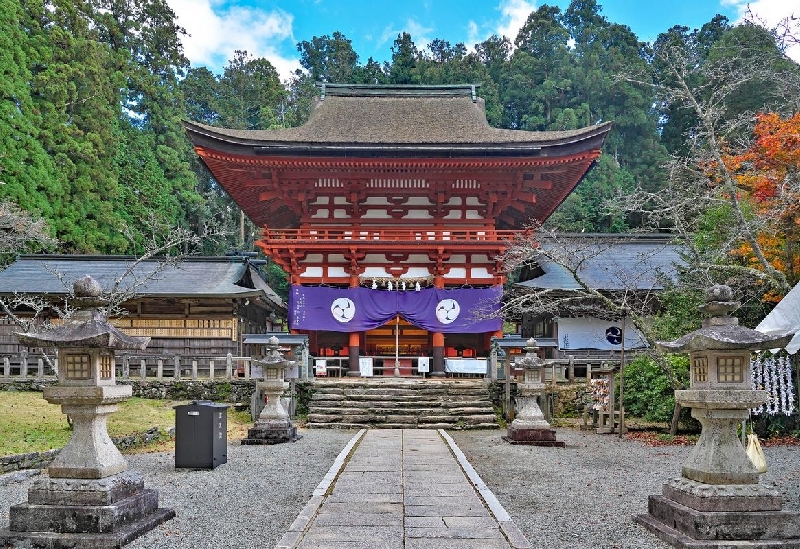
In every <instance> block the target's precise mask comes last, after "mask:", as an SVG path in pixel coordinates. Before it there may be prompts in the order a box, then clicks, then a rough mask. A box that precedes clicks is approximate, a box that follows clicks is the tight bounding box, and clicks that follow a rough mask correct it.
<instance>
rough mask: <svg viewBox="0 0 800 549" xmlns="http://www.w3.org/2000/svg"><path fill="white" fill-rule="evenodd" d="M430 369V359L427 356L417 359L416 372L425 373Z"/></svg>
mask: <svg viewBox="0 0 800 549" xmlns="http://www.w3.org/2000/svg"><path fill="white" fill-rule="evenodd" d="M430 371H431V359H430V357H427V356H421V357H419V358H418V359H417V372H420V373H426V372H430Z"/></svg>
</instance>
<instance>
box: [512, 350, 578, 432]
mask: <svg viewBox="0 0 800 549" xmlns="http://www.w3.org/2000/svg"><path fill="white" fill-rule="evenodd" d="M527 344H528V345H527V346H526V347H525V350H526V351H527V353H526V354H525V356H524V357H523V358H521V359H519V360H517V361H516V364H517V366H522V368H523V380H522V382H521V383H519V384H517V407H518V408H519V411H518V412H517V416H516V417H515V418H514V421H512V422H511V426H510V427H509V428H508V434H507V435H506V436H504V437H503V440H505V441H506V442H510V443H511V444H528V445H533V446H559V447H563V446H564V443H563V442H561V441H557V440H556V432H555V431H554V430H553V429H551V428H550V424H549V423H548V422H547V421H546V420H545V419H544V414H543V413H542V409H541V408H540V407H539V397H540V396H542V395H544V392H545V384H544V380H543V379H542V378H543V377H544V361H543V360H542V359H541V358H539V355H538V354H537V353H536V350H537V349H538V347H537V346H536V340H535V339H533V338H531V339H529V340H528V341H527Z"/></svg>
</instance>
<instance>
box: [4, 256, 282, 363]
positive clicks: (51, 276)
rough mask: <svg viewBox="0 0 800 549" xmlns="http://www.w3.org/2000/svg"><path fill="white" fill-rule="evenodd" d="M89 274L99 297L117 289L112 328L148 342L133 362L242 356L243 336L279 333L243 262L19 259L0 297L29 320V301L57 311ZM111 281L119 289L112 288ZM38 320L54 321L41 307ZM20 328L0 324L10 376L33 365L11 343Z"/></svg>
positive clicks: (277, 315)
mask: <svg viewBox="0 0 800 549" xmlns="http://www.w3.org/2000/svg"><path fill="white" fill-rule="evenodd" d="M86 274H90V275H91V276H92V277H93V278H94V279H95V280H97V281H98V282H99V283H100V285H101V286H102V287H103V289H104V290H105V291H106V292H110V291H111V290H112V289H113V288H114V287H115V285H116V286H117V292H116V293H117V299H120V300H122V302H121V303H120V304H119V307H120V309H122V310H123V311H125V313H126V314H124V315H120V316H117V317H115V318H113V319H112V320H111V322H112V323H113V324H115V325H116V326H117V327H118V328H119V329H120V330H122V331H123V332H124V333H126V334H127V335H130V336H136V337H141V336H148V337H150V338H151V340H150V344H149V345H148V346H147V349H146V350H145V351H143V352H141V353H139V355H141V356H139V358H145V357H147V358H153V360H148V367H150V366H153V365H154V364H155V362H154V361H155V359H156V358H159V357H161V358H165V359H167V360H170V361H171V360H172V358H173V357H174V356H180V357H182V358H184V359H185V360H192V359H196V360H201V361H202V360H205V361H206V363H207V361H208V359H209V357H220V356H225V355H227V354H228V353H230V354H231V355H233V356H240V355H242V354H243V351H244V347H243V337H242V336H243V335H244V334H248V333H260V332H267V331H271V330H279V329H281V327H282V324H283V322H284V321H285V318H286V312H287V309H286V304H285V303H284V302H283V300H282V299H281V298H280V296H278V295H277V294H276V293H275V292H274V291H273V290H272V288H270V287H269V286H268V285H267V284H266V282H264V281H263V280H262V279H261V277H260V276H259V274H258V272H257V267H256V266H255V265H253V264H251V263H250V261H249V259H248V258H247V257H243V256H225V257H186V258H185V259H182V260H181V261H179V262H177V263H171V264H167V263H165V262H164V261H162V260H161V259H159V258H153V259H147V260H143V261H137V260H136V258H134V257H131V256H91V255H21V256H19V257H18V258H17V260H16V261H15V262H14V263H12V264H11V265H9V266H8V268H6V269H5V270H3V271H2V272H0V296H3V298H4V299H6V300H7V302H9V303H11V304H15V303H17V305H18V307H17V309H16V311H15V312H16V314H17V315H18V316H20V317H28V318H30V317H32V316H33V309H31V307H29V306H26V305H25V300H24V299H20V300H17V299H16V298H17V297H19V296H21V297H25V296H29V297H32V298H41V299H43V300H44V301H45V303H47V302H50V303H54V304H56V305H59V306H63V304H64V301H65V300H66V299H68V298H69V297H70V295H71V291H72V284H73V282H74V281H75V280H76V279H78V278H80V277H83V276H85V275H86ZM117 281H119V283H118V284H117ZM39 318H41V319H42V320H45V319H49V320H54V321H57V320H56V319H57V315H56V314H55V313H54V312H53V311H52V309H50V308H49V307H44V309H43V310H42V311H41V314H40V315H39ZM19 331H20V327H19V326H17V325H16V324H14V323H13V322H12V321H11V319H9V318H8V317H7V316H3V317H0V359H2V358H5V357H7V358H9V359H10V360H11V362H12V365H13V366H14V367H15V368H16V367H17V366H18V364H19V363H20V355H21V353H23V352H24V353H25V354H26V355H27V356H28V357H30V358H31V359H32V360H35V358H36V355H37V353H38V350H36V349H26V348H25V347H24V346H23V345H21V344H20V343H19V341H18V339H17V337H16V335H15V333H16V332H19Z"/></svg>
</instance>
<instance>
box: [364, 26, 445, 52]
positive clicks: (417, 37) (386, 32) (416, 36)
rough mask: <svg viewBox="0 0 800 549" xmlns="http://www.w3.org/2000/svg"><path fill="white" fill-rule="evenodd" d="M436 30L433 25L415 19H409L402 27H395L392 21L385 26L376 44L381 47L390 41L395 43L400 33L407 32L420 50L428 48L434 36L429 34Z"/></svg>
mask: <svg viewBox="0 0 800 549" xmlns="http://www.w3.org/2000/svg"><path fill="white" fill-rule="evenodd" d="M434 30H435V29H434V28H433V27H426V26H424V25H422V24H421V23H419V22H418V21H416V20H415V19H409V20H407V21H406V24H405V25H403V26H401V27H400V28H397V27H395V24H394V23H390V24H389V25H387V26H386V27H384V28H383V32H382V33H381V37H380V39H379V40H378V42H377V43H376V44H375V47H376V48H380V47H382V46H383V45H384V44H387V43H389V42H391V43H392V44H394V41H395V40H396V39H397V37H398V35H400V34H402V33H404V32H407V33H408V34H410V35H411V40H412V41H413V42H414V46H416V47H417V49H418V50H422V49H425V48H427V46H428V44H429V43H430V42H431V40H432V38H429V35H430V33H431V32H433V31H434Z"/></svg>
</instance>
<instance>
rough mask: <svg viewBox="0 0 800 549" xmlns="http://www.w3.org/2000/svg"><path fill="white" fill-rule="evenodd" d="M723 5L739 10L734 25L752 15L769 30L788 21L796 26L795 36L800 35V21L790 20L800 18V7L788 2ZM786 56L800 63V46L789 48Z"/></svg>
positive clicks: (736, 0) (725, 0)
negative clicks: (793, 17)
mask: <svg viewBox="0 0 800 549" xmlns="http://www.w3.org/2000/svg"><path fill="white" fill-rule="evenodd" d="M721 4H722V5H723V6H730V7H733V8H735V9H736V10H737V12H738V14H739V18H738V19H737V20H736V21H733V23H734V24H738V23H741V22H742V21H744V20H745V19H746V18H749V17H750V14H752V16H753V19H754V21H755V22H756V23H759V24H761V25H763V26H764V27H766V28H768V29H772V28H775V27H777V26H779V25H781V24H782V23H783V22H784V21H785V20H787V19H788V20H789V21H790V23H791V24H793V25H794V32H795V34H797V33H800V20H798V19H795V20H793V21H792V20H791V19H790V18H791V16H792V15H794V16H795V17H800V6H797V5H795V6H792V3H791V2H787V1H786V0H755V1H746V0H721ZM748 10H749V13H748ZM786 54H787V55H788V56H789V57H791V58H792V59H794V60H795V61H797V62H798V63H800V45H798V44H795V45H793V46H792V47H790V48H787V50H786Z"/></svg>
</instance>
